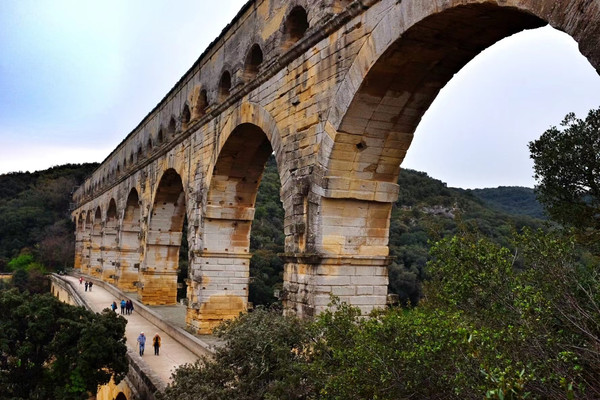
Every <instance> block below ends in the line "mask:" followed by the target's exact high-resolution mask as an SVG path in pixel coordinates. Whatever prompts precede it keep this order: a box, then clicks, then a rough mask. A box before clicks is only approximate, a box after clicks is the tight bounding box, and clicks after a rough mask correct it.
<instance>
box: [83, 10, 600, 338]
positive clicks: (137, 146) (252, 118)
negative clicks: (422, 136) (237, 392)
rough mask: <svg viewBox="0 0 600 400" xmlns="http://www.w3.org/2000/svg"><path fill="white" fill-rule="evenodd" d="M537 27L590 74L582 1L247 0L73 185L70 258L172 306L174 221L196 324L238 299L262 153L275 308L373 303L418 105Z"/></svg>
mask: <svg viewBox="0 0 600 400" xmlns="http://www.w3.org/2000/svg"><path fill="white" fill-rule="evenodd" d="M547 23H549V24H551V25H552V26H554V27H555V28H558V29H560V30H562V31H565V32H567V33H569V34H570V35H571V36H572V37H573V38H575V40H576V41H577V42H578V43H579V47H580V51H581V52H582V53H583V55H584V56H586V57H587V59H588V60H589V61H590V63H591V64H592V65H593V66H594V67H595V68H596V69H597V70H598V68H599V67H600V1H599V0H379V1H378V0H363V1H358V0H357V1H342V0H322V1H316V0H291V1H288V0H254V1H249V2H248V3H247V4H246V5H245V6H244V7H243V9H242V10H241V11H240V12H239V14H238V15H237V17H236V18H235V19H234V20H233V21H232V22H231V24H230V25H228V26H227V27H226V29H225V30H224V31H223V32H222V33H221V35H220V36H219V37H218V38H217V39H216V40H215V41H214V42H213V43H212V44H211V45H210V46H209V48H208V49H207V50H206V51H205V52H204V53H203V54H202V55H201V56H200V58H199V59H198V61H197V62H196V63H195V64H194V65H193V66H192V68H191V69H190V70H189V71H188V72H187V73H186V74H185V75H184V76H183V77H182V78H181V79H180V81H179V82H178V83H177V84H176V85H175V86H174V87H173V89H171V91H170V92H169V93H168V94H167V95H166V96H165V98H164V99H163V100H162V101H161V102H160V103H159V104H158V105H157V106H156V107H155V109H154V110H152V111H151V112H150V113H149V114H148V115H147V116H146V117H145V118H144V119H143V120H142V121H141V122H140V124H139V125H138V127H137V128H135V129H134V130H133V131H132V132H131V133H130V134H129V135H128V136H127V137H126V139H125V140H124V141H123V142H122V143H121V144H120V145H119V146H118V147H117V148H116V149H115V150H114V151H113V152H112V153H111V154H110V155H109V156H108V157H107V158H106V160H105V161H104V162H103V163H102V165H100V167H99V168H98V169H97V170H96V171H95V172H94V173H93V174H92V176H90V177H89V178H88V179H87V180H86V182H85V183H84V185H82V186H81V187H80V188H79V189H78V190H77V191H76V192H75V193H74V201H75V203H76V209H75V210H74V211H73V214H72V215H73V219H74V220H75V221H76V223H77V231H76V241H77V242H76V248H77V251H76V267H77V268H80V269H81V270H82V271H83V272H84V273H89V274H91V275H95V276H98V277H100V278H102V279H104V280H106V281H109V282H111V283H115V284H116V285H117V286H118V287H119V288H121V289H123V290H125V291H136V290H137V291H138V293H139V295H140V298H141V299H142V301H143V302H144V303H147V304H168V303H173V302H175V301H176V286H177V281H176V271H177V268H178V253H179V245H180V242H181V239H182V234H185V235H187V240H188V243H189V248H190V250H189V260H190V264H189V265H190V267H189V279H188V288H187V297H188V301H189V306H188V307H189V308H188V313H187V323H188V325H189V326H190V327H192V328H193V329H197V330H198V331H200V332H208V331H210V329H211V328H212V327H213V326H214V325H215V324H216V323H218V322H219V321H220V320H222V319H224V318H229V317H232V316H235V315H237V314H238V312H240V311H243V310H245V309H246V307H247V299H248V280H249V274H248V264H249V259H250V254H249V234H250V229H251V223H252V219H253V216H254V202H255V198H256V192H257V188H258V185H259V182H260V179H261V174H262V172H263V169H264V165H265V162H266V160H267V158H268V157H269V156H270V154H272V153H274V154H275V157H276V160H277V166H278V170H279V174H280V177H281V201H282V202H283V206H284V209H285V237H286V240H285V251H286V254H285V256H284V260H285V272H284V291H283V300H284V306H285V307H286V309H287V310H289V312H296V313H297V314H299V315H312V314H314V313H318V312H319V311H320V310H322V309H323V308H324V307H325V306H326V305H327V303H328V302H329V294H330V293H333V294H336V295H339V296H340V297H341V299H342V300H344V301H347V302H349V303H351V304H354V305H357V306H359V307H360V308H361V309H363V310H365V311H368V310H370V309H372V308H373V307H379V306H383V305H384V304H385V303H386V295H387V284H388V278H387V269H386V267H387V265H388V262H389V260H388V247H387V244H388V230H389V229H388V228H389V219H390V211H391V208H392V203H393V202H394V201H395V200H396V198H397V195H398V191H399V187H398V185H397V183H396V182H397V178H398V173H399V168H400V164H401V163H402V160H403V158H404V155H405V154H406V151H407V149H408V147H409V145H410V143H411V139H412V136H413V132H414V131H415V128H416V126H417V124H418V123H419V121H420V119H421V117H422V115H423V113H424V112H425V111H426V110H427V108H428V107H429V105H430V104H431V102H432V101H433V99H434V98H435V97H436V95H437V93H438V92H439V90H440V89H441V88H442V87H443V86H444V85H445V84H446V83H447V82H448V81H449V80H450V79H451V78H452V76H453V75H454V74H455V73H456V72H457V71H458V70H460V69H461V68H462V67H463V66H464V65H465V64H466V63H467V62H468V61H470V60H471V59H472V58H473V57H475V56H476V55H477V54H478V53H479V52H481V51H482V50H483V49H485V48H487V47H488V46H490V45H492V44H493V43H495V42H496V41H498V40H500V39H502V38H504V37H506V36H509V35H511V34H514V33H516V32H519V31H521V30H523V29H528V28H535V27H539V26H542V25H545V24H547ZM182 40H185V38H182ZM185 216H187V219H188V221H189V224H188V229H187V232H182V229H183V226H184V217H185Z"/></svg>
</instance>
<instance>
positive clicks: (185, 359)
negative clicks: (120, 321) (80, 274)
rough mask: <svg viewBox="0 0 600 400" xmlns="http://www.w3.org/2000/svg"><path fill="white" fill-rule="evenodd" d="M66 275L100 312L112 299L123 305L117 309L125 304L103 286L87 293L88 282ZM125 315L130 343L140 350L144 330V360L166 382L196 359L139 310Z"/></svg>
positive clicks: (126, 331) (126, 333) (126, 330)
mask: <svg viewBox="0 0 600 400" xmlns="http://www.w3.org/2000/svg"><path fill="white" fill-rule="evenodd" d="M63 278H65V279H68V280H70V281H71V282H73V284H74V286H75V287H76V289H77V290H78V291H79V293H80V294H81V295H82V297H84V298H85V299H86V300H87V301H88V303H89V304H90V306H91V307H92V308H93V311H96V312H100V311H102V310H103V309H105V308H109V307H110V305H111V304H112V302H113V301H116V302H117V305H119V307H118V308H117V312H118V313H120V311H121V306H120V304H119V303H120V300H121V299H116V298H114V296H113V295H111V294H110V293H108V292H107V291H106V290H104V289H103V288H102V287H100V286H96V285H94V286H93V289H92V291H91V292H90V291H87V292H86V291H85V290H84V285H80V284H79V279H77V278H75V277H72V276H64V277H63ZM124 317H125V318H126V319H127V321H128V322H127V327H126V328H125V336H126V338H127V346H128V347H129V348H131V349H133V350H135V352H136V353H137V351H138V347H137V337H138V336H139V334H140V332H144V334H145V336H146V339H147V340H146V351H145V352H144V356H143V357H142V359H143V361H144V362H145V363H146V364H148V366H149V367H150V368H151V369H152V370H153V371H154V373H155V374H156V376H157V377H158V378H160V379H161V380H162V381H163V382H164V383H165V384H166V383H168V382H170V380H171V373H172V372H173V371H174V370H175V368H176V367H178V366H179V365H182V364H185V363H193V362H194V361H196V359H197V357H196V355H194V354H193V353H192V352H190V351H189V350H188V349H187V348H186V347H184V346H183V345H181V344H179V342H177V341H176V340H174V339H173V338H172V337H171V336H169V335H168V334H166V333H165V332H163V331H161V330H160V329H158V328H157V327H156V326H155V325H153V324H152V323H150V322H149V321H148V320H146V319H145V318H143V317H142V316H140V315H138V314H137V313H136V312H135V311H134V312H133V314H132V315H124ZM157 332H158V334H159V335H160V337H161V338H162V346H161V348H160V355H159V356H155V355H154V348H153V347H152V338H153V337H154V335H155V334H156V333H157Z"/></svg>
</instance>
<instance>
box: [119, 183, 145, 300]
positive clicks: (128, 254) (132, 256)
mask: <svg viewBox="0 0 600 400" xmlns="http://www.w3.org/2000/svg"><path fill="white" fill-rule="evenodd" d="M140 210H141V207H140V199H139V196H138V192H137V190H136V189H135V188H133V189H131V191H130V192H129V195H128V196H127V203H126V204H125V210H124V213H123V222H122V224H121V231H120V235H121V237H120V241H119V244H120V258H119V263H118V265H117V281H116V284H117V287H118V288H119V289H121V290H123V291H125V292H135V291H136V288H137V286H136V285H137V282H138V271H139V268H140V259H141V249H140V247H141V243H140V232H141V211H140Z"/></svg>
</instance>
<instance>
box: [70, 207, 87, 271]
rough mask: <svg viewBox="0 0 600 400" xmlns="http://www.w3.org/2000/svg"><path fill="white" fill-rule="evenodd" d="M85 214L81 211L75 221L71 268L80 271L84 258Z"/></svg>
mask: <svg viewBox="0 0 600 400" xmlns="http://www.w3.org/2000/svg"><path fill="white" fill-rule="evenodd" d="M86 214H87V213H86V212H85V211H81V212H80V213H79V215H78V216H77V217H76V219H75V221H74V222H75V227H76V229H75V260H74V263H73V266H74V268H75V269H78V270H80V271H81V270H82V268H83V266H82V265H83V258H84V248H85V247H84V240H85V239H84V236H85V217H84V215H86Z"/></svg>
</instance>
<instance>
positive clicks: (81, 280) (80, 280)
mask: <svg viewBox="0 0 600 400" xmlns="http://www.w3.org/2000/svg"><path fill="white" fill-rule="evenodd" d="M82 283H83V276H80V277H79V284H80V285H81V284H82Z"/></svg>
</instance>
